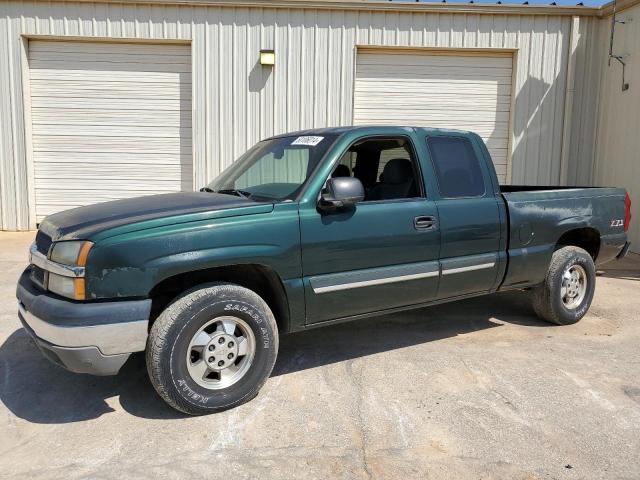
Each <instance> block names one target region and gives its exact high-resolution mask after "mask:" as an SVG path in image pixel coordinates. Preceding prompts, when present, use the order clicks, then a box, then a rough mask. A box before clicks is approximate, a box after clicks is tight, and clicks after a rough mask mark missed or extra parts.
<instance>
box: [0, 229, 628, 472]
mask: <svg viewBox="0 0 640 480" xmlns="http://www.w3.org/2000/svg"><path fill="white" fill-rule="evenodd" d="M32 239H33V234H16V233H0V432H1V434H0V478H34V479H38V478H65V479H75V478H87V477H88V478H97V479H101V478H105V479H118V480H120V479H124V478H126V479H129V478H185V477H187V476H190V477H192V478H193V477H201V478H207V479H218V478H220V479H223V478H224V479H225V480H228V479H229V478H233V479H234V480H240V479H244V478H260V479H271V478H283V479H284V478H287V479H288V478H305V479H315V478H318V479H327V478H348V479H351V478H354V479H359V478H363V479H364V478H385V479H390V478H400V479H405V478H421V479H432V478H447V479H450V478H456V479H489V478H497V479H510V480H511V479H523V480H524V479H527V480H532V479H551V478H558V479H597V478H603V479H638V478H640V313H639V312H640V256H637V255H631V256H630V257H628V258H627V259H626V260H625V261H624V262H616V263H613V264H611V266H610V269H608V270H605V271H604V272H603V274H602V275H601V276H600V277H599V278H598V286H597V289H596V296H595V301H594V303H593V305H592V307H591V310H590V312H589V314H588V315H587V316H586V317H585V318H584V319H583V320H582V321H581V322H580V323H578V324H577V325H573V326H568V327H558V326H550V325H547V324H545V323H543V322H540V321H539V320H537V319H536V317H535V316H534V314H533V312H532V310H531V308H530V306H529V303H528V300H527V297H526V295H525V294H520V293H517V294H498V295H494V296H490V297H483V298H479V299H474V300H468V301H463V302H458V303H454V304H449V305H441V306H438V307H432V308H427V309H422V310H416V311H412V312H407V313H402V314H395V315H391V316H386V317H375V318H371V319H366V320H362V321H358V322H355V323H350V324H342V325H337V326H333V327H326V328H324V329H318V330H313V331H309V332H304V333H300V334H294V335H288V336H285V337H284V338H282V340H281V350H280V354H279V358H278V362H277V364H276V368H275V371H274V373H273V375H272V377H271V378H270V379H269V381H268V382H267V384H266V386H265V387H264V388H263V390H262V391H261V393H260V394H259V395H258V397H257V398H255V399H254V400H253V401H251V402H249V403H248V404H246V405H243V406H241V407H239V408H236V409H234V410H230V411H227V412H224V413H220V414H216V415H210V416H206V417H197V418H191V417H185V416H183V415H180V414H177V413H176V412H174V411H172V410H171V409H170V408H168V407H167V406H165V405H164V403H163V402H162V401H161V400H160V399H159V398H158V397H157V396H156V394H155V392H154V391H153V388H152V387H151V385H150V384H149V381H148V380H147V377H146V371H145V369H144V359H143V358H142V357H141V356H136V357H134V358H132V359H131V360H130V361H129V362H128V363H127V365H125V367H124V369H123V370H122V372H121V373H120V374H119V375H118V376H116V377H103V378H99V377H91V376H85V375H75V374H72V373H68V372H66V371H64V370H62V369H60V368H58V367H56V366H54V365H52V364H50V363H48V362H47V361H46V360H45V359H44V358H43V357H42V356H41V354H40V353H39V352H38V350H37V349H36V347H35V345H34V344H33V343H32V342H31V340H30V339H29V338H28V337H27V335H26V334H25V333H24V331H23V330H22V329H21V328H20V324H19V322H18V319H17V315H16V303H15V296H14V295H15V293H14V292H15V282H16V280H17V278H18V276H19V274H20V272H21V271H22V269H23V268H24V266H25V265H26V261H27V256H26V251H27V247H28V245H29V244H30V242H31V241H32Z"/></svg>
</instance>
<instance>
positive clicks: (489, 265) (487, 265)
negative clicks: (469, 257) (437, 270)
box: [442, 262, 496, 275]
mask: <svg viewBox="0 0 640 480" xmlns="http://www.w3.org/2000/svg"><path fill="white" fill-rule="evenodd" d="M495 264H496V262H491V263H481V264H480V265H469V266H468V267H457V268H447V269H443V270H442V275H451V274H452V273H462V272H471V271H473V270H482V269H484V268H493V267H494V266H495Z"/></svg>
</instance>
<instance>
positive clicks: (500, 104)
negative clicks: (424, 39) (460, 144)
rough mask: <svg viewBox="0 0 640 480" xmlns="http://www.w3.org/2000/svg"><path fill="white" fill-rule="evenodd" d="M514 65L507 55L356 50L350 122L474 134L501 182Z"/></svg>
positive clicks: (504, 168) (506, 149)
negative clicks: (484, 143)
mask: <svg viewBox="0 0 640 480" xmlns="http://www.w3.org/2000/svg"><path fill="white" fill-rule="evenodd" d="M512 63H513V58H512V56H511V54H510V53H491V54H485V53H482V54H480V53H469V54H468V55H467V54H464V53H459V54H458V53H456V54H444V52H435V53H434V52H429V51H427V52H419V53H417V52H416V51H414V50H405V51H402V50H398V51H397V52H391V51H389V50H386V51H384V52H382V51H380V52H376V51H374V50H360V51H358V55H357V65H356V83H355V99H354V100H355V101H354V123H355V124H357V125H358V124H359V125H366V124H373V125H375V124H390V125H410V126H423V127H435V128H455V129H461V130H472V131H474V132H476V133H477V134H479V135H480V136H481V137H482V138H483V139H484V141H485V142H486V143H487V146H488V148H489V151H490V152H491V157H492V158H493V162H494V164H495V166H496V171H497V173H498V178H499V179H500V181H505V179H506V173H507V161H508V160H507V155H508V143H509V111H510V106H511V72H512Z"/></svg>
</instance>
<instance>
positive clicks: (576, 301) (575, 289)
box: [560, 265, 588, 310]
mask: <svg viewBox="0 0 640 480" xmlns="http://www.w3.org/2000/svg"><path fill="white" fill-rule="evenodd" d="M587 284H588V280H587V272H586V270H585V269H584V268H583V267H582V266H581V265H572V266H570V267H569V268H567V269H566V270H565V271H564V273H563V274H562V287H561V289H560V296H561V298H562V303H563V304H564V306H565V307H566V308H568V309H569V310H575V309H576V308H578V307H579V306H580V305H582V302H583V300H584V298H585V296H586V294H587Z"/></svg>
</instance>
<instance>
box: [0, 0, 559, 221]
mask: <svg viewBox="0 0 640 480" xmlns="http://www.w3.org/2000/svg"><path fill="white" fill-rule="evenodd" d="M363 8H365V6H364V5H363ZM570 23H571V17H568V16H547V15H522V16H518V15H493V14H483V15H479V14H472V13H433V12H431V13H426V12H425V13H419V12H414V13H402V12H392V11H388V12H387V11H375V12H374V11H365V10H361V11H356V10H325V9H322V10H313V9H269V8H231V7H206V6H188V5H182V6H177V5H175V6H169V5H163V6H155V5H150V4H138V5H133V4H117V3H95V4H92V3H73V2H65V3H56V2H28V1H9V2H3V3H2V4H1V5H0V39H2V41H0V124H1V127H0V130H1V132H0V158H2V162H1V163H2V170H1V173H2V179H1V190H2V192H1V194H0V201H1V205H0V208H1V210H2V215H1V216H2V228H3V229H8V230H14V229H26V228H29V227H31V228H33V227H34V226H35V215H34V213H33V212H34V210H33V206H32V203H33V181H32V178H31V176H30V175H28V173H27V172H28V171H29V168H30V167H29V162H30V160H29V159H28V152H29V148H28V144H29V142H31V137H30V134H28V133H25V115H24V103H23V95H22V85H23V78H22V70H23V67H24V62H25V58H24V54H23V52H22V50H21V49H22V48H23V46H22V43H21V42H22V40H21V35H31V36H36V35H50V36H56V37H60V36H67V35H72V36H82V37H96V38H127V39H144V40H149V39H165V40H166V39H178V40H190V41H191V44H192V58H193V66H192V67H193V68H192V72H193V94H192V98H193V112H192V113H193V161H194V187H195V188H199V187H200V186H202V185H204V184H205V183H206V181H207V180H209V179H211V178H213V177H214V176H215V175H217V174H218V173H219V172H220V170H221V169H222V168H224V167H225V166H227V165H229V164H230V163H231V162H232V161H233V160H234V159H235V158H237V157H238V156H239V155H240V154H241V153H242V152H243V151H244V150H246V149H247V148H248V147H249V146H250V145H251V144H253V143H254V142H256V141H258V140H259V139H261V138H264V137H267V136H269V135H272V134H274V133H280V132H284V131H287V130H296V129H303V128H309V127H321V126H332V125H344V124H350V123H352V121H353V103H352V97H353V84H354V62H355V47H356V45H384V46H414V47H454V48H508V49H517V50H518V51H517V54H516V62H515V65H514V69H515V73H514V82H513V84H514V99H513V103H514V107H515V108H514V109H513V118H512V119H511V122H512V127H513V128H512V131H513V138H512V142H511V155H512V163H511V180H512V182H514V183H532V184H535V183H539V184H542V183H557V182H558V180H559V170H560V167H559V165H560V153H561V152H560V150H561V144H562V139H561V132H562V128H561V127H562V123H563V105H564V92H565V84H566V80H565V77H566V67H567V44H568V35H569V29H570ZM261 48H274V49H275V51H276V65H275V67H273V68H271V67H263V66H261V65H260V64H259V63H258V57H259V50H260V49H261ZM30 199H31V200H30Z"/></svg>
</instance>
